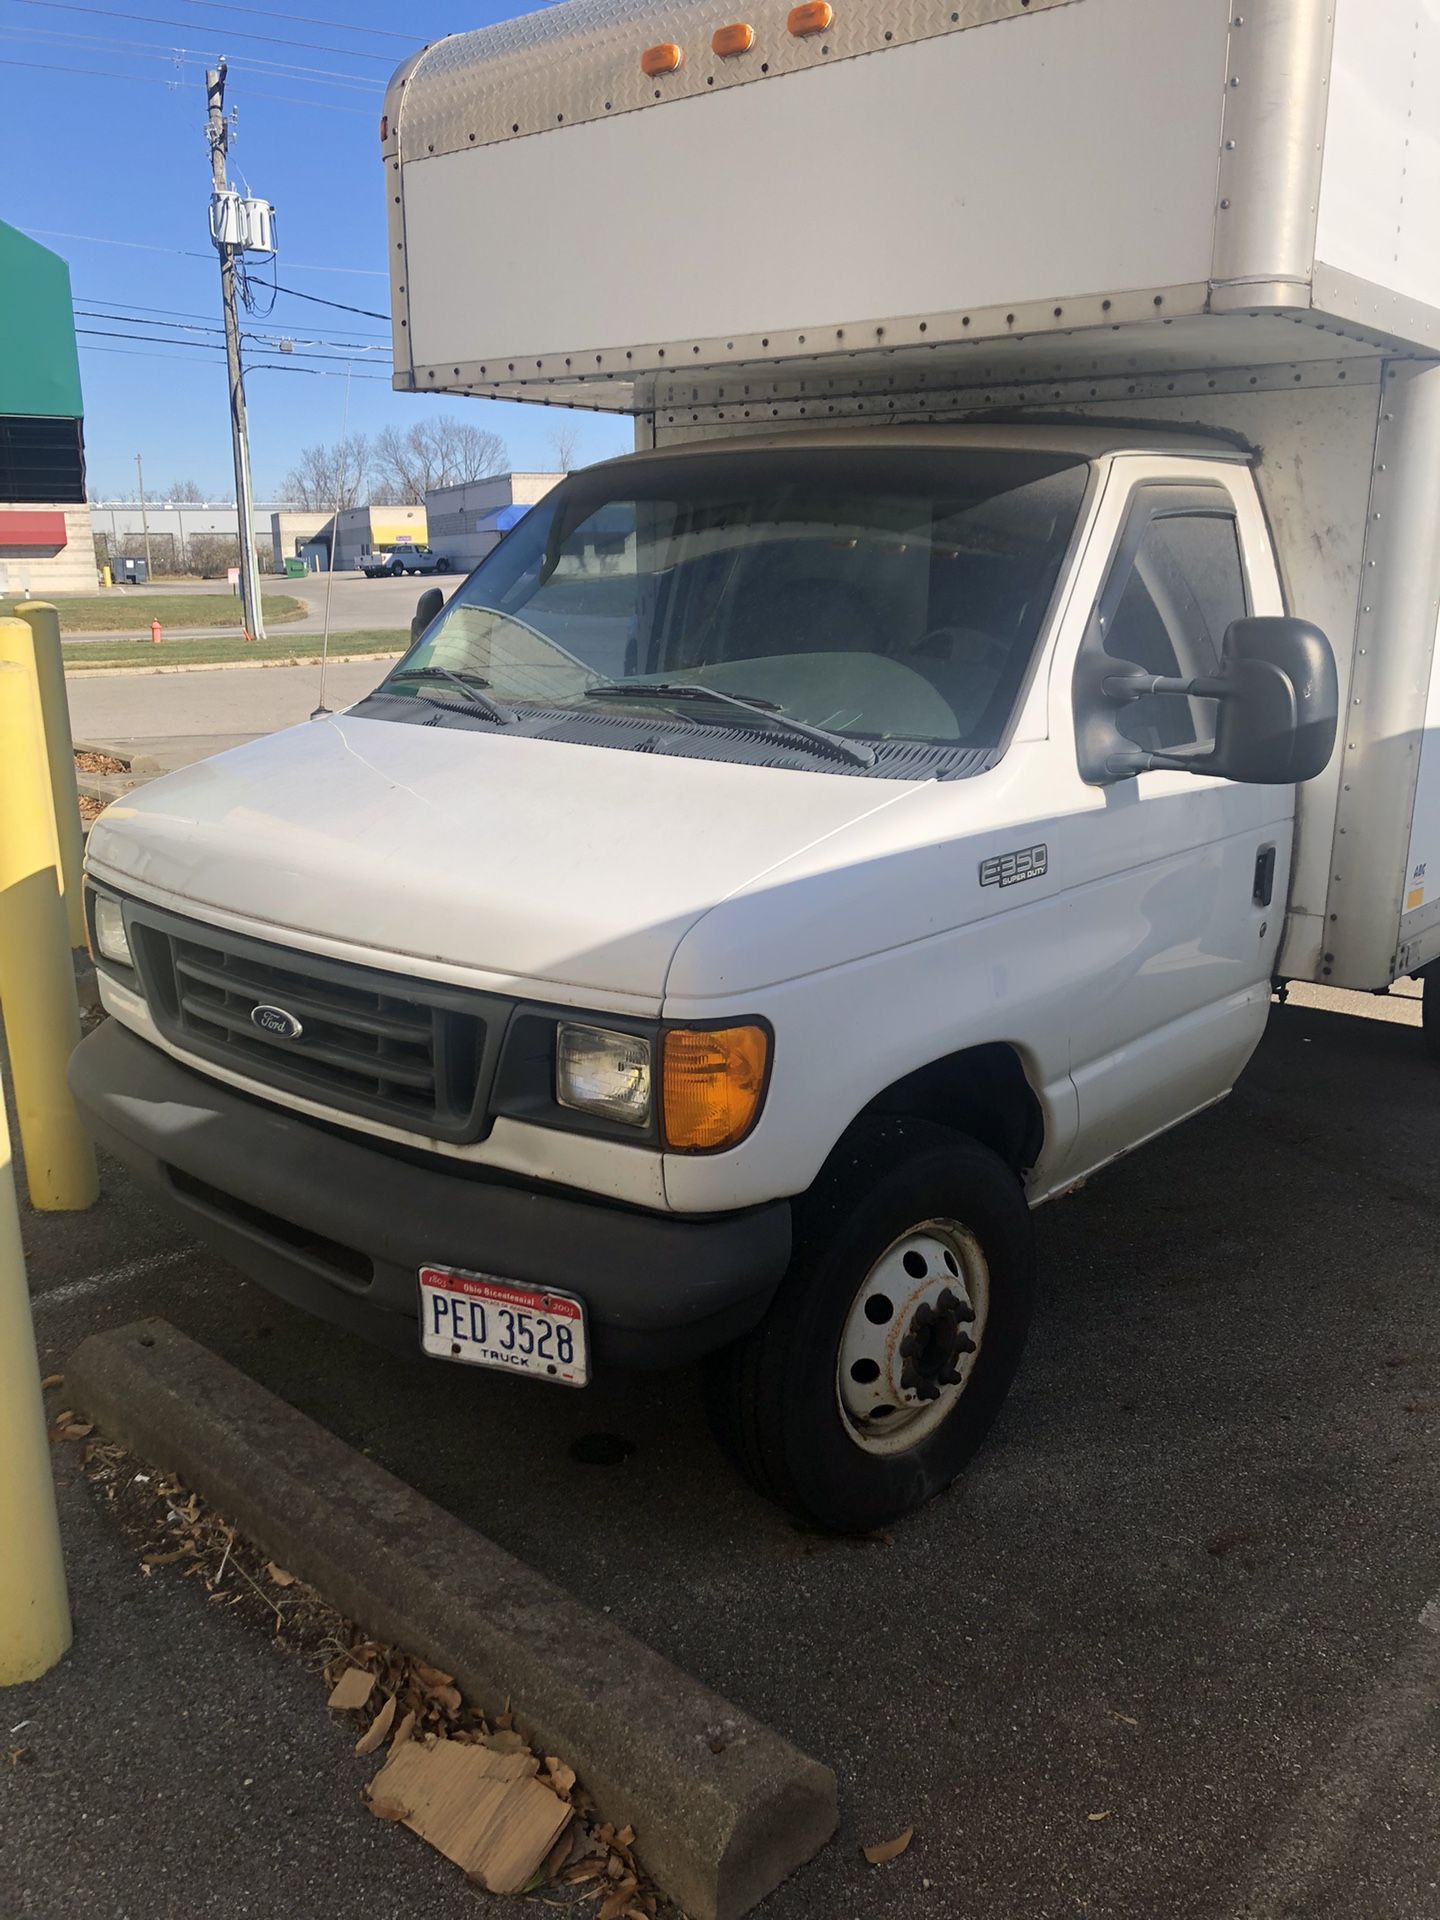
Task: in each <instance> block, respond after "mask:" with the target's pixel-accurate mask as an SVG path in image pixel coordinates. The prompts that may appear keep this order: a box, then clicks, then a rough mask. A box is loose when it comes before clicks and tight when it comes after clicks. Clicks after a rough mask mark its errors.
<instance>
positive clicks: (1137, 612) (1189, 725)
mask: <svg viewBox="0 0 1440 1920" xmlns="http://www.w3.org/2000/svg"><path fill="white" fill-rule="evenodd" d="M1246 612H1247V608H1246V604H1245V576H1244V572H1243V570H1242V568H1241V563H1240V537H1239V533H1238V531H1237V529H1236V525H1235V520H1234V517H1233V516H1232V515H1231V514H1228V513H1193V512H1192V513H1177V514H1166V515H1163V516H1157V517H1156V518H1155V519H1153V520H1152V521H1151V522H1150V524H1149V526H1148V527H1147V528H1146V530H1145V533H1144V536H1143V538H1142V539H1141V542H1140V545H1139V548H1138V549H1137V551H1136V554H1135V560H1134V565H1133V567H1132V570H1131V573H1130V578H1129V581H1128V582H1127V584H1126V586H1125V590H1124V592H1123V593H1122V595H1121V597H1120V602H1119V605H1118V606H1117V607H1116V609H1115V612H1114V615H1113V617H1112V619H1111V622H1110V628H1109V631H1108V633H1107V634H1106V637H1105V651H1106V652H1107V653H1108V654H1112V655H1114V657H1115V658H1117V659H1120V660H1130V661H1133V662H1134V663H1135V665H1136V666H1138V667H1142V668H1144V670H1145V671H1146V672H1147V673H1158V674H1175V675H1179V676H1181V677H1183V678H1186V679H1188V678H1190V677H1191V676H1192V675H1194V674H1208V673H1214V672H1216V671H1217V670H1218V668H1219V665H1220V648H1221V644H1222V642H1223V641H1224V638H1225V629H1226V628H1227V627H1228V626H1229V625H1230V622H1231V621H1232V620H1240V619H1243V618H1244V616H1245V614H1246ZM1119 724H1120V729H1121V731H1122V732H1123V733H1124V734H1125V735H1126V736H1127V737H1128V738H1129V739H1131V740H1133V741H1134V742H1135V744H1136V746H1138V747H1145V748H1148V749H1149V750H1150V751H1151V752H1152V753H1158V752H1168V751H1169V750H1171V749H1172V748H1175V747H1187V746H1192V745H1197V744H1198V745H1200V746H1208V745H1209V744H1210V743H1211V742H1212V741H1213V739H1214V737H1215V703H1214V701H1213V700H1173V699H1164V698H1159V697H1154V696H1152V697H1150V698H1147V699H1144V700H1137V701H1135V702H1134V704H1133V705H1131V706H1129V707H1126V708H1125V710H1124V711H1123V713H1122V714H1121V716H1120V722H1119Z"/></svg>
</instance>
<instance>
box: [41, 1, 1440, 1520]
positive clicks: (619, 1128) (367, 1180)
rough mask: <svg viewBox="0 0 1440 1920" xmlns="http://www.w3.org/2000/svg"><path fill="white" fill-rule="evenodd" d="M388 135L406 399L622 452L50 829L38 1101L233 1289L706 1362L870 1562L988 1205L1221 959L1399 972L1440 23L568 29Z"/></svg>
mask: <svg viewBox="0 0 1440 1920" xmlns="http://www.w3.org/2000/svg"><path fill="white" fill-rule="evenodd" d="M381 137H382V148H383V162H384V181H385V193H386V197H387V201H388V208H389V220H390V227H389V232H390V257H391V265H392V269H393V301H394V323H395V358H396V366H397V374H396V384H397V385H398V386H400V387H403V388H413V389H414V390H416V391H419V392H438V391H444V392H446V393H459V394H477V395H498V396H501V397H503V398H507V399H511V400H532V401H537V402H541V403H546V404H552V405H553V404H562V405H574V406H581V407H590V408H608V409H613V410H615V411H618V412H620V413H624V414H630V415H633V416H634V419H635V423H636V443H637V450H636V452H635V453H634V454H633V455H630V456H626V457H625V458H622V459H618V460H614V461H611V462H607V463H605V464H603V465H600V466H597V467H593V468H591V469H589V470H586V471H583V472H578V473H573V474H571V475H570V476H568V478H567V479H566V480H565V481H564V482H563V484H561V485H560V486H557V487H556V488H555V489H554V491H553V492H551V493H550V494H548V495H547V496H546V498H545V499H544V500H543V501H542V502H540V504H539V505H538V506H536V507H535V508H534V509H533V510H532V511H531V512H530V513H529V514H528V515H527V517H526V518H525V520H524V522H523V523H522V524H521V525H520V526H519V527H517V528H516V530H515V531H514V532H513V533H512V534H511V535H510V536H509V538H508V539H507V540H506V541H505V542H504V543H503V545H502V546H501V547H500V548H499V549H498V550H497V551H496V552H495V553H494V554H492V555H491V556H490V557H489V558H487V559H486V560H485V561H484V562H483V563H482V565H481V566H480V567H479V568H478V569H477V570H476V571H475V573H473V574H472V575H471V576H470V578H469V579H468V580H467V581H466V582H465V583H464V585H463V586H462V587H461V588H460V589H459V591H458V592H457V593H456V594H455V596H454V598H453V599H452V600H451V601H450V602H449V604H448V606H447V607H445V608H444V609H443V610H438V609H437V608H436V607H435V605H434V603H433V600H432V597H431V596H430V595H426V596H425V600H424V601H423V602H422V610H421V614H420V617H419V620H418V626H417V631H416V634H415V637H414V641H413V644H412V646H411V648H410V651H409V652H408V653H407V654H406V655H405V657H404V658H403V660H401V662H400V663H399V664H398V666H396V667H395V669H394V670H393V671H392V672H390V673H389V674H387V675H386V677H385V679H384V680H383V681H382V682H381V684H380V685H379V686H378V687H377V688H376V690H375V692H374V693H373V694H372V695H371V696H370V697H368V698H367V699H365V700H362V701H361V702H360V703H359V705H358V706H356V707H354V708H353V709H352V710H351V711H349V712H348V713H345V714H340V715H323V716H322V717H319V718H317V719H316V720H314V721H313V722H311V723H310V724H307V725H304V726H301V727H297V728H295V729H293V730H291V731H289V732H286V733H282V734H279V735H278V736H276V737H274V738H271V739H268V740H262V741H258V742H256V743H255V744H253V745H251V746H247V747H244V748H241V749H239V750H237V751H235V752H232V753H228V754H225V755H222V756H220V757H219V758H218V759H216V760H213V761H210V762H208V763H207V764H205V765H203V766H199V767H196V768H193V769H191V770H188V771H184V772H181V773H178V774H174V775H172V776H170V777H169V778H168V779H165V780H161V781H158V782H156V783H155V784H154V785H152V786H149V787H146V788H144V789H142V790H140V791H139V792H138V793H135V794H133V795H130V796H128V797H127V798H126V799H125V800H124V801H123V802H121V803H118V804H117V805H116V806H114V807H112V808H111V809H110V810H109V811H108V812H107V813H106V814H105V815H104V816H103V817H102V818H101V819H100V821H99V822H98V823H97V825H96V827H95V829H94V831H93V834H92V836H91V841H90V852H89V888H90V891H89V910H90V915H91V921H92V928H93V941H94V947H95V954H96V959H97V963H98V965H99V968H100V974H101V981H102V990H103V995H104V1001H105V1006H106V1008H107V1010H108V1012H109V1015H110V1019H109V1020H108V1022H106V1023H105V1024H104V1025H103V1026H102V1027H101V1029H100V1030H99V1031H97V1032H96V1033H95V1034H94V1035H93V1036H91V1037H90V1038H89V1039H87V1040H86V1041H85V1043H84V1044H83V1045H82V1047H81V1048H80V1050H79V1053H78V1054H77V1056H76V1060H75V1066H74V1085H75V1089H76V1092H77V1094H78V1096H79V1098H80V1101H81V1102H82V1104H83V1106H84V1108H85V1109H86V1111H87V1112H88V1113H89V1115H90V1116H91V1119H92V1121H93V1124H94V1128H95V1131H96V1133H97V1135H98V1137H99V1139H100V1140H101V1141H102V1142H103V1143H104V1144H105V1145H107V1146H109V1147H110V1148H112V1149H113V1150H114V1151H115V1152H116V1153H117V1154H118V1155H119V1156H120V1157H121V1158H122V1159H124V1160H125V1161H127V1162H128V1163H129V1164H130V1166H131V1167H133V1168H134V1169H135V1171H136V1172H137V1173H138V1174H140V1175H142V1176H143V1177H145V1178H146V1179H148V1180H150V1181H151V1182H152V1183H153V1184H154V1185H155V1186H156V1187H157V1188H158V1189H159V1190H160V1191H161V1192H163V1193H164V1194H166V1195H167V1196H168V1198H169V1199H170V1201H171V1202H172V1203H173V1204H174V1205H175V1206H177V1207H178V1208H180V1209H181V1210H182V1211H183V1212H184V1214H185V1215H186V1216H187V1217H188V1219H189V1220H190V1221H191V1222H192V1224H193V1225H194V1227H195V1230H196V1231H197V1233H199V1234H200V1235H201V1236H202V1237H203V1238H204V1239H206V1240H207V1241H208V1242H210V1243H211V1244H212V1245H213V1246H214V1247H216V1248H217V1249H218V1250H219V1251H220V1252H222V1253H223V1254H225V1255H227V1256H228V1257H229V1258H230V1259H231V1260H233V1262H234V1263H235V1264H236V1265H237V1266H239V1267H241V1268H243V1269H244V1270H245V1271H247V1272H249V1273H250V1274H252V1275H254V1276H255V1277H256V1278H258V1279H259V1280H261V1281H263V1282H264V1283H265V1284H267V1285H269V1286H271V1287H273V1288H274V1289H275V1290H276V1291H278V1292H279V1293H281V1294H283V1295H284V1296H286V1297H287V1298H289V1299H291V1300H294V1301H298V1302H300V1303H302V1304H304V1305H306V1306H308V1307H310V1308H312V1309H314V1310H315V1311H317V1312H318V1313H320V1314H323V1315H325V1316H327V1317H328V1318H329V1319H330V1320H331V1321H333V1322H337V1323H339V1324H340V1325H342V1326H347V1327H353V1328H360V1329H366V1330H369V1331H371V1332H377V1333H379V1334H380V1335H381V1336H382V1337H387V1338H390V1339H392V1340H395V1341H397V1342H399V1343H400V1344H402V1345H405V1346H407V1347H412V1348H413V1347H414V1346H415V1345H416V1344H417V1343H418V1345H419V1346H420V1347H421V1348H422V1349H423V1351H424V1352H425V1353H426V1354H428V1355H431V1356H433V1357H434V1358H435V1359H436V1360H437V1361H438V1362H444V1361H447V1360H448V1361H455V1362H473V1363H477V1364H479V1365H483V1366H494V1367H505V1368H508V1369H509V1370H511V1371H513V1372H517V1373H522V1374H524V1375H526V1376H528V1377H531V1378H534V1379H538V1380H549V1381H552V1382H557V1383H562V1384H569V1385H573V1386H582V1385H583V1384H584V1383H585V1382H586V1381H587V1380H589V1379H590V1378H592V1377H594V1376H595V1375H596V1374H598V1373H600V1372H602V1371H608V1370H609V1369H612V1368H623V1367H635V1366H639V1367H645V1366H657V1365H662V1364H672V1363H678V1362H687V1361H691V1360H703V1362H704V1372H705V1383H706V1384H705V1391H706V1393H707V1395H708V1399H709V1402H710V1405H711V1409H712V1412H713V1416H714V1421H715V1425H716V1428H717V1431H718V1433H719V1435H720V1437H721V1439H722V1441H723V1443H724V1445H725V1446H726V1447H727V1448H728V1450H729V1452H730V1454H731V1455H732V1457H733V1458H734V1459H735V1460H736V1461H737V1462H738V1463H739V1464H740V1466H741V1467H742V1468H743V1469H744V1470H745V1471H746V1472H747V1473H748V1474H749V1475H750V1476H751V1477H752V1478H753V1480H754V1481H755V1482H756V1484H757V1485H758V1486H760V1487H761V1488H762V1489H764V1490H765V1491H767V1492H768V1493H770V1494H772V1495H773V1496H775V1497H776V1498H778V1499H780V1500H782V1501H784V1502H786V1503H788V1504H789V1506H790V1507H791V1508H793V1509H794V1510H796V1511H798V1512H800V1513H801V1514H804V1515H806V1516H808V1517H809V1518H810V1519H811V1520H812V1521H815V1522H818V1523H819V1524H821V1525H823V1526H827V1527H832V1528H840V1529H864V1528H871V1527H874V1526H876V1525H878V1524H880V1523H881V1522H884V1521H886V1520H889V1519H890V1518H892V1517H893V1516H895V1515H897V1514H899V1513H902V1512H904V1511H906V1510H908V1509H911V1508H913V1507H915V1506H918V1505H919V1504H920V1503H921V1502H923V1501H924V1500H926V1499H927V1498H928V1497H929V1496H930V1495H932V1494H934V1493H935V1492H936V1491H937V1490H938V1489H940V1488H942V1487H943V1486H945V1485H946V1484H947V1482H949V1481H950V1480H951V1478H952V1477H953V1476H954V1475H955V1474H956V1472H957V1471H958V1470H959V1469H960V1467H961V1466H962V1465H963V1463H964V1462H965V1460H966V1459H967V1457H968V1456H969V1454H970V1453H971V1452H972V1450H973V1449H974V1447H975V1446H976V1445H977V1443H978V1442H979V1441H980V1439H981V1437H982V1436H983V1434H984V1432H985V1430H986V1429H987V1427H988V1426H989V1424H990V1423H991V1421H992V1419H993V1418H994V1415H995V1413H996V1410H997V1408H998V1407H999V1405H1000V1404H1001V1401H1002V1399H1003V1397H1004V1394H1005V1391H1006V1388H1007V1385H1008V1383H1009V1380H1010V1378H1011V1375H1012V1372H1013V1370H1014V1368H1015V1366H1016V1364H1017V1361H1018V1359H1019V1356H1020V1351H1021V1346H1022V1343H1023V1341H1024V1337H1025V1331H1026V1322H1027V1317H1028V1314H1029V1311H1030V1297H1031V1286H1032V1266H1033V1254H1032V1241H1031V1227H1030V1216H1031V1210H1032V1209H1033V1208H1035V1207H1036V1206H1038V1205H1039V1204H1040V1203H1042V1202H1043V1201H1046V1200H1049V1199H1051V1198H1053V1197H1055V1196H1057V1195H1060V1194H1063V1193H1064V1192H1065V1191H1066V1190H1067V1189H1068V1188H1071V1187H1073V1186H1074V1185H1075V1184H1076V1183H1077V1182H1078V1181H1080V1180H1082V1179H1084V1178H1085V1177H1086V1176H1087V1175H1089V1174H1092V1173H1093V1172H1094V1171H1095V1170H1096V1169H1097V1168H1099V1167H1102V1166H1104V1165H1105V1164H1106V1163H1107V1162H1109V1161H1112V1160H1114V1159H1115V1158H1116V1157H1117V1156H1118V1155H1120V1154H1123V1153H1126V1152H1128V1151H1129V1150H1130V1149H1131V1148H1133V1147H1136V1146H1138V1145H1140V1144H1141V1143H1142V1142H1143V1141H1145V1140H1147V1139H1149V1138H1151V1137H1152V1136H1154V1135H1156V1134H1158V1133H1160V1132H1162V1131H1163V1130H1165V1129H1166V1128H1168V1127H1171V1126H1173V1125H1175V1124H1176V1122H1178V1121H1180V1120H1182V1119H1184V1118H1185V1117H1186V1116H1187V1115H1190V1114H1193V1113H1196V1112H1198V1111H1200V1110H1201V1109H1203V1108H1205V1107H1207V1106H1209V1105H1210V1104H1211V1103H1213V1102H1215V1101H1218V1100H1221V1099H1223V1098H1224V1096H1225V1095H1226V1094H1227V1092H1228V1091H1229V1090H1230V1088H1231V1086H1232V1085H1233V1084H1234V1081H1235V1079H1236V1076H1237V1075H1238V1074H1239V1073H1240V1072H1241V1070H1242V1068H1243V1067H1244V1066H1245V1063H1246V1061H1247V1060H1248V1059H1249V1057H1250V1055H1251V1053H1252V1051H1253V1049H1254V1047H1255V1045H1256V1043H1257V1041H1258V1040H1259V1038H1260V1036H1261V1033H1262V1031H1263V1029H1264V1026H1265V1021H1266V1016H1267V1012H1268V1008H1269V1005H1270V1002H1271V997H1272V986H1273V983H1274V982H1276V981H1285V980H1307V981H1321V982H1332V983H1334V984H1335V985H1339V986H1347V987H1358V988H1367V989H1375V990H1382V989H1384V988H1386V987H1387V986H1388V985H1389V984H1390V982H1391V981H1392V980H1394V979H1395V978H1396V977H1397V976H1401V975H1410V974H1417V973H1423V972H1424V971H1425V969H1427V968H1428V967H1430V966H1431V965H1432V964H1433V963H1435V962H1436V961H1437V960H1440V864H1437V863H1440V680H1437V679H1436V677H1435V676H1434V675H1433V674H1432V665H1433V661H1434V656H1435V647H1436V637H1437V605H1440V6H1437V4H1436V0H1234V5H1233V6H1231V5H1228V4H1226V0H936V3H935V4H924V3H922V0H906V4H904V5H902V6H882V5H879V4H877V3H876V0H835V4H834V6H833V8H832V7H831V6H829V5H825V4H817V5H805V6H799V7H794V8H788V7H787V6H786V5H785V3H784V0H747V4H746V6H745V7H744V9H743V18H740V19H732V18H730V17H729V15H728V13H727V12H726V11H725V10H724V9H722V8H721V6H720V5H719V0H665V4H661V5H653V6H651V5H645V4H637V3H635V0H570V4H566V5H559V6H554V7H551V8H550V9H548V10H547V11H545V12H542V13H539V14H537V15H535V16H533V17H531V18H528V19H522V20H517V21H514V22H512V23H509V24H507V25H503V26H496V27H491V28H487V29H485V30H483V31H479V32H474V33H467V34H461V35H458V36H456V37H454V38H452V39H447V40H444V41H441V42H440V43H439V44H438V45H436V46H433V47H430V48H427V49H426V50H425V51H424V52H422V53H420V54H418V55H417V56H416V57H415V58H414V59H413V60H411V61H409V62H407V63H406V65H405V66H403V67H402V68H401V69H400V71H399V72H398V73H397V74H396V76H395V79H394V81H393V83H392V85H391V88H390V91H389V94H388V97H387V100H386V113H385V119H384V121H383V122H382V130H381ZM1326 636H1328V639H1327V637H1326ZM1337 729H1338V730H1337ZM1332 749H1333V750H1332Z"/></svg>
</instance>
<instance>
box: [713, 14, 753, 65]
mask: <svg viewBox="0 0 1440 1920" xmlns="http://www.w3.org/2000/svg"><path fill="white" fill-rule="evenodd" d="M754 44H755V29H754V27H750V26H747V25H746V24H745V22H744V21H743V20H737V21H736V23H735V25H734V26H733V27H717V28H716V29H715V31H714V33H712V34H711V36H710V51H711V52H712V53H718V54H719V56H720V58H721V59H722V60H733V59H734V58H735V55H736V54H737V53H749V51H750V49H751V47H753V46H754Z"/></svg>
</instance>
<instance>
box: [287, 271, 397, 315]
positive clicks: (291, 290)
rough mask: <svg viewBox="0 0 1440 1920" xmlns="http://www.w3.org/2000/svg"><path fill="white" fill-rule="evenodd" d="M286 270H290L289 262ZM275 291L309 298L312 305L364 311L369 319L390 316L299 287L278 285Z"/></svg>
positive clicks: (347, 311)
mask: <svg viewBox="0 0 1440 1920" xmlns="http://www.w3.org/2000/svg"><path fill="white" fill-rule="evenodd" d="M286 271H287V272H288V271H289V264H288V263H287V266H286ZM275 291H276V292H277V293H288V294H289V296H290V298H291V299H292V300H309V301H310V302H311V303H312V305H314V306H317V307H335V308H337V309H338V310H339V311H340V312H341V313H362V314H364V316H365V318H366V319H367V320H388V319H389V318H390V316H389V314H388V313H376V311H375V309H374V308H373V307H350V306H347V305H346V304H345V302H344V301H343V300H324V299H322V298H321V296H320V295H319V294H318V293H301V291H300V289H299V288H298V287H282V286H279V285H277V286H276V289H275Z"/></svg>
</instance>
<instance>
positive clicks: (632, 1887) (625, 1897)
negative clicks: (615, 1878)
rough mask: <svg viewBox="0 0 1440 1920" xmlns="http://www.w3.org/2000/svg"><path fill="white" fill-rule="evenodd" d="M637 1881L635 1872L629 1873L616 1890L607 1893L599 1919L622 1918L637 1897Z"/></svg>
mask: <svg viewBox="0 0 1440 1920" xmlns="http://www.w3.org/2000/svg"><path fill="white" fill-rule="evenodd" d="M637 1884H638V1883H637V1881H636V1879H635V1876H634V1874H633V1873H627V1874H626V1876H625V1878H624V1879H623V1880H621V1881H620V1882H619V1883H618V1884H617V1885H616V1887H615V1888H614V1890H613V1891H612V1892H611V1893H609V1894H607V1895H606V1897H605V1903H604V1905H603V1906H602V1907H601V1909H600V1913H599V1920H620V1916H621V1915H622V1914H623V1913H624V1911H625V1909H626V1908H627V1907H628V1906H629V1904H630V1902H631V1901H632V1900H633V1899H634V1898H635V1892H636V1887H637Z"/></svg>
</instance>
